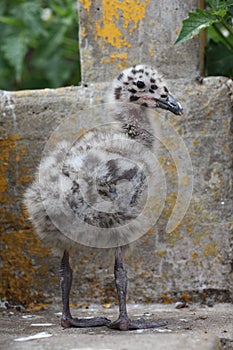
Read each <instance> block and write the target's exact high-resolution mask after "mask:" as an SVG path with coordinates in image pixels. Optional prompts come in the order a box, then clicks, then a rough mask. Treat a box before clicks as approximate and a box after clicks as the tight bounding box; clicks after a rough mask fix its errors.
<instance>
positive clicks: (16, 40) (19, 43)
mask: <svg viewBox="0 0 233 350" xmlns="http://www.w3.org/2000/svg"><path fill="white" fill-rule="evenodd" d="M27 45H28V38H27V36H26V35H24V32H21V33H20V34H19V35H18V36H9V37H7V38H5V40H4V43H3V45H2V51H3V54H4V57H5V58H6V59H7V60H8V62H9V64H10V65H11V66H12V67H14V69H15V72H16V80H17V82H19V81H20V80H21V75H22V69H23V61H24V57H25V55H26V53H27Z"/></svg>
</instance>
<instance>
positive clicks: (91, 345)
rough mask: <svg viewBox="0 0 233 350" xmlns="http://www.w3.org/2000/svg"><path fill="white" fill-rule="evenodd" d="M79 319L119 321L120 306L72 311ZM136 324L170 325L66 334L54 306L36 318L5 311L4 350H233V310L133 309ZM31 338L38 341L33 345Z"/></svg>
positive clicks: (1, 326) (0, 345) (0, 321)
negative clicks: (138, 320) (151, 321)
mask: <svg viewBox="0 0 233 350" xmlns="http://www.w3.org/2000/svg"><path fill="white" fill-rule="evenodd" d="M72 312H73V314H74V316H81V317H90V316H94V315H97V314H98V315H100V314H101V315H104V316H106V317H108V318H110V319H111V320H114V319H115V318H116V317H117V313H118V309H117V307H116V306H113V307H110V308H104V307H103V306H95V305H93V306H89V308H88V309H86V308H74V307H73V308H72ZM129 314H130V316H131V317H132V318H139V317H142V316H143V317H145V318H148V319H155V318H156V319H162V320H167V321H168V325H167V326H166V327H163V328H159V329H150V330H138V331H130V332H119V331H113V330H110V329H108V328H106V327H100V328H86V329H77V328H76V329H75V328H71V329H66V330H64V329H62V328H61V327H60V306H57V305H56V306H54V305H53V306H50V307H48V308H47V309H46V310H43V311H37V312H33V313H30V312H24V313H22V312H19V311H16V310H14V309H5V310H4V309H2V310H1V317H0V332H1V336H0V349H1V350H3V349H4V350H5V349H13V350H29V349H35V350H47V349H49V350H50V349H57V350H60V349H67V350H110V349H112V350H115V349H117V350H133V349H134V350H139V349H148V350H149V349H158V350H159V349H163V350H175V349H179V350H185V349H189V350H198V349H203V350H204V349H207V350H215V349H216V350H217V349H224V350H230V349H233V305H232V304H216V305H213V306H212V307H208V306H206V305H200V304H190V305H189V306H187V307H184V308H181V309H177V308H176V307H175V304H170V305H158V304H152V305H138V304H137V305H133V304H131V305H129ZM28 337H34V338H35V339H31V340H30V338H28Z"/></svg>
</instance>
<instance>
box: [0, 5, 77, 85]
mask: <svg viewBox="0 0 233 350" xmlns="http://www.w3.org/2000/svg"><path fill="white" fill-rule="evenodd" d="M76 6H77V1H76V0H11V1H8V0H1V3H0V32H1V36H0V77H1V79H0V89H5V90H15V89H34V88H44V87H59V86H64V85H72V84H75V85H77V83H78V82H79V81H80V66H79V51H78V21H77V9H76Z"/></svg>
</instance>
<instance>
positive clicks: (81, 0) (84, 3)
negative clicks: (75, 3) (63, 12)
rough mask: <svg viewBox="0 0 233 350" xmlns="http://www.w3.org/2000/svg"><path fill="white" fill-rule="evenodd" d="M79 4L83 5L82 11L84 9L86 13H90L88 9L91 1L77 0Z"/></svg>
mask: <svg viewBox="0 0 233 350" xmlns="http://www.w3.org/2000/svg"><path fill="white" fill-rule="evenodd" d="M79 2H80V3H81V4H83V7H84V9H85V10H86V11H87V12H89V11H90V7H91V5H92V1H91V0H79Z"/></svg>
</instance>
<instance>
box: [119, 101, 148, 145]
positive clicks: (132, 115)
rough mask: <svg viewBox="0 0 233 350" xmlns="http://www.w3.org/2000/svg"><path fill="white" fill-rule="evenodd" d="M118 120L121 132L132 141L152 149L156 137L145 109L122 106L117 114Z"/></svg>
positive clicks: (135, 106)
mask: <svg viewBox="0 0 233 350" xmlns="http://www.w3.org/2000/svg"><path fill="white" fill-rule="evenodd" d="M115 115H116V119H117V121H119V122H120V123H121V131H122V132H123V133H125V134H126V135H127V136H128V137H129V138H130V139H132V140H135V141H137V142H140V143H141V144H143V145H145V146H146V147H148V148H152V145H153V141H154V136H153V133H152V128H151V124H150V121H149V119H148V116H147V111H146V108H145V107H141V106H137V105H133V104H132V105H127V106H123V105H122V106H121V108H120V109H119V110H117V112H116V114H115Z"/></svg>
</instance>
